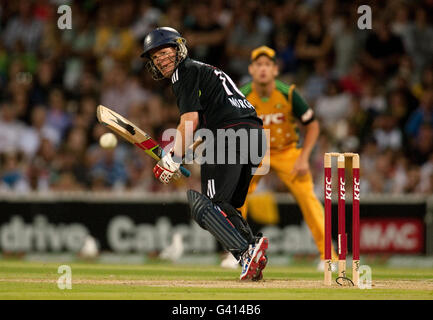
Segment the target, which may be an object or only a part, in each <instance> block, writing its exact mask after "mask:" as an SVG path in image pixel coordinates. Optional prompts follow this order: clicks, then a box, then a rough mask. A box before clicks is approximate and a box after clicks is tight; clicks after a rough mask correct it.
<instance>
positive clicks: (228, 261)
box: [221, 252, 240, 269]
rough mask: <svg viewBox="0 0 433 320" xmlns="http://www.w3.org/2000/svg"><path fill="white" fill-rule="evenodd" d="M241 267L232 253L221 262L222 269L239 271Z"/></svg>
mask: <svg viewBox="0 0 433 320" xmlns="http://www.w3.org/2000/svg"><path fill="white" fill-rule="evenodd" d="M239 266H240V265H239V261H238V260H236V258H235V257H234V256H233V255H232V254H231V253H230V252H227V253H226V255H225V258H224V259H223V260H222V261H221V267H222V268H225V269H237V268H239Z"/></svg>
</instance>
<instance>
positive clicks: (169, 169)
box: [153, 151, 180, 184]
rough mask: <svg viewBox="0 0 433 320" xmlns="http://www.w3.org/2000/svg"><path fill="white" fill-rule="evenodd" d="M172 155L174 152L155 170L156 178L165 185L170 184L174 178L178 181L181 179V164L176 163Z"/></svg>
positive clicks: (159, 162)
mask: <svg viewBox="0 0 433 320" xmlns="http://www.w3.org/2000/svg"><path fill="white" fill-rule="evenodd" d="M172 155H173V152H172V151H170V152H168V153H167V154H166V155H165V156H164V157H162V158H161V160H159V161H158V163H157V164H156V166H155V167H154V168H153V174H154V175H155V178H156V179H158V180H159V181H161V182H162V183H165V184H168V183H169V182H170V180H171V179H172V178H174V179H178V178H179V177H180V172H179V168H180V163H177V162H175V161H174V160H173V158H172Z"/></svg>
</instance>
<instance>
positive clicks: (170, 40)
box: [140, 27, 188, 80]
mask: <svg viewBox="0 0 433 320" xmlns="http://www.w3.org/2000/svg"><path fill="white" fill-rule="evenodd" d="M185 44H186V40H185V39H184V38H182V36H181V34H180V33H179V32H178V31H177V30H176V29H173V28H170V27H161V28H156V29H155V30H152V31H151V32H149V33H148V34H147V35H146V37H145V38H144V44H143V47H144V48H143V49H144V50H143V53H142V54H141V55H140V57H142V58H148V59H149V61H148V62H147V63H146V68H147V70H148V71H149V72H150V73H151V74H152V77H153V78H154V79H155V80H161V79H163V78H164V76H163V75H162V73H161V72H160V71H159V70H158V68H157V67H156V66H155V64H154V63H153V61H152V59H151V58H150V54H149V53H150V51H151V50H152V49H155V48H159V47H165V46H173V47H175V48H176V52H177V53H176V60H175V66H177V65H178V64H179V63H180V62H181V61H182V60H183V59H185V58H186V56H187V54H188V50H187V48H186V45H185Z"/></svg>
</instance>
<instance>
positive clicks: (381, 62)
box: [361, 18, 405, 79]
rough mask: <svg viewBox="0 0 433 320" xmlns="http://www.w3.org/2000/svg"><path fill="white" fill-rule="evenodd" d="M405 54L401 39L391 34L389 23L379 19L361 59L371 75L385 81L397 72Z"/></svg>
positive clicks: (375, 23)
mask: <svg viewBox="0 0 433 320" xmlns="http://www.w3.org/2000/svg"><path fill="white" fill-rule="evenodd" d="M404 52H405V51H404V47H403V43H402V41H401V38H400V37H399V36H397V35H393V34H392V33H391V30H390V25H389V22H388V21H386V20H385V19H384V18H378V19H377V20H376V21H375V22H374V25H373V31H372V32H371V33H370V35H369V36H368V38H367V40H366V44H365V49H364V51H363V53H362V54H361V58H362V62H363V64H364V65H365V67H366V68H367V69H368V70H369V71H370V72H371V73H373V74H375V75H377V77H378V78H379V79H383V78H384V77H388V76H390V75H392V74H394V73H395V72H396V71H397V66H398V63H399V61H400V58H401V56H402V55H403V54H404Z"/></svg>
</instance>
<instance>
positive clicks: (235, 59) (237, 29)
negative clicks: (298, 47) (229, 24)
mask: <svg viewBox="0 0 433 320" xmlns="http://www.w3.org/2000/svg"><path fill="white" fill-rule="evenodd" d="M250 3H251V1H248V2H247V5H246V7H244V8H241V9H239V12H237V14H235V15H233V19H236V20H234V21H233V22H236V24H235V26H234V28H233V31H232V32H231V33H230V36H229V39H228V41H227V52H226V53H227V57H228V59H229V62H228V68H229V75H230V76H231V77H233V78H234V80H235V81H236V80H239V79H241V78H242V77H245V75H247V74H248V65H249V63H250V53H251V51H252V50H253V49H254V48H257V47H260V46H262V45H269V37H268V32H269V31H268V30H266V29H265V30H263V29H260V25H259V12H258V11H257V9H256V8H254V7H251V6H250V5H249V4H250ZM240 82H243V81H240Z"/></svg>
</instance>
